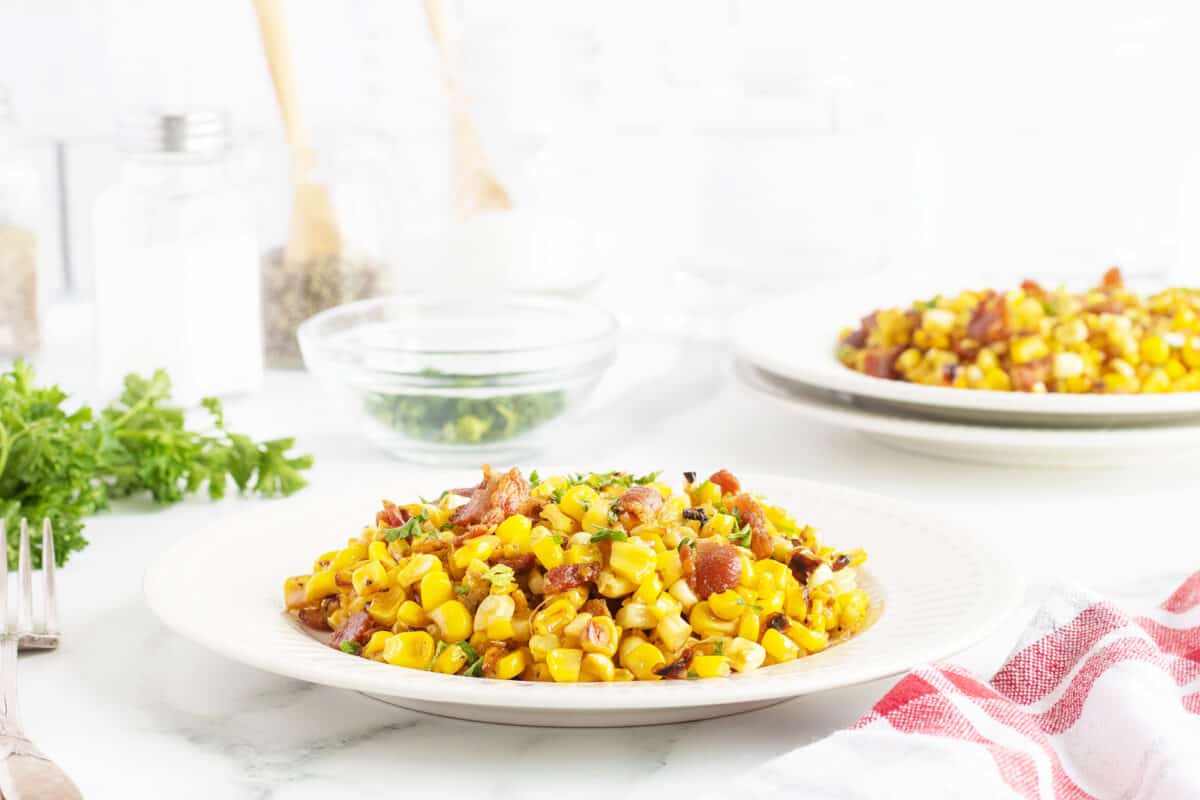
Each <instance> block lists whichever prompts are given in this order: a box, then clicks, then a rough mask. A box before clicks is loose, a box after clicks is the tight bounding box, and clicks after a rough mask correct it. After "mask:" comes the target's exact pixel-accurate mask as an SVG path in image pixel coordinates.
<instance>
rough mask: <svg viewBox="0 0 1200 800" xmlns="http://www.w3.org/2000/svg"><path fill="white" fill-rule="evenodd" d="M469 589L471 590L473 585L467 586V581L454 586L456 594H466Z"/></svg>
mask: <svg viewBox="0 0 1200 800" xmlns="http://www.w3.org/2000/svg"><path fill="white" fill-rule="evenodd" d="M469 591H471V587H470V586H467V585H466V584H465V583H460V584H458V585H456V586H455V587H454V593H455V594H466V593H467V592H469Z"/></svg>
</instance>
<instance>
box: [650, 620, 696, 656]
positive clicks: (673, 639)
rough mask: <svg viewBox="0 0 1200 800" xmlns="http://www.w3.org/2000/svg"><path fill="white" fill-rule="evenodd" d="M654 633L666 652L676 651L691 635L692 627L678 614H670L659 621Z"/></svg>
mask: <svg viewBox="0 0 1200 800" xmlns="http://www.w3.org/2000/svg"><path fill="white" fill-rule="evenodd" d="M654 632H655V633H656V634H657V635H658V638H659V641H661V642H662V643H663V644H664V645H666V647H667V649H668V650H672V651H676V650H679V649H680V648H682V647H683V645H684V643H685V642H687V640H688V637H689V636H691V635H692V626H691V625H689V624H688V623H687V622H686V621H685V620H684V619H683V617H681V616H680V615H679V614H671V615H668V616H665V617H663V618H662V619H661V620H659V623H658V625H657V626H656V627H655V628H654Z"/></svg>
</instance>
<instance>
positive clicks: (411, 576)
mask: <svg viewBox="0 0 1200 800" xmlns="http://www.w3.org/2000/svg"><path fill="white" fill-rule="evenodd" d="M441 568H442V562H441V561H440V560H439V559H438V557H437V556H435V555H431V554H430V553H418V554H416V555H415V556H409V558H408V561H407V562H406V563H404V564H402V565H401V566H400V568H399V569H398V570H397V571H396V572H395V573H393V575H394V577H393V581H394V582H395V584H396V585H397V586H403V587H404V588H405V589H407V588H408V587H409V586H412V585H413V584H414V583H416V582H417V581H419V580H421V578H424V577H425V576H426V575H428V574H429V573H430V572H434V571H436V570H440V569H441Z"/></svg>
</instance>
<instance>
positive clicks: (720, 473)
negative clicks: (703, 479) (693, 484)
mask: <svg viewBox="0 0 1200 800" xmlns="http://www.w3.org/2000/svg"><path fill="white" fill-rule="evenodd" d="M708 479H709V480H710V481H712V482H713V483H715V484H716V485H717V486H720V487H721V494H723V495H725V494H737V493H738V492H740V491H741V490H742V482H741V481H739V480H738V479H737V476H735V475H734V474H733V473H732V472H730V471H729V470H727V469H719V470H717V471H716V472H714V473H713V474H712V475H709V476H708Z"/></svg>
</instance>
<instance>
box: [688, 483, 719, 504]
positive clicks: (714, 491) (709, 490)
mask: <svg viewBox="0 0 1200 800" xmlns="http://www.w3.org/2000/svg"><path fill="white" fill-rule="evenodd" d="M692 501H693V503H694V504H695V505H698V506H703V505H715V504H716V503H719V502H721V487H720V486H717V485H716V484H715V483H713V482H712V481H705V482H704V483H702V484H700V486H699V487H697V489H696V491H695V492H694V493H693V494H692Z"/></svg>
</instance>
